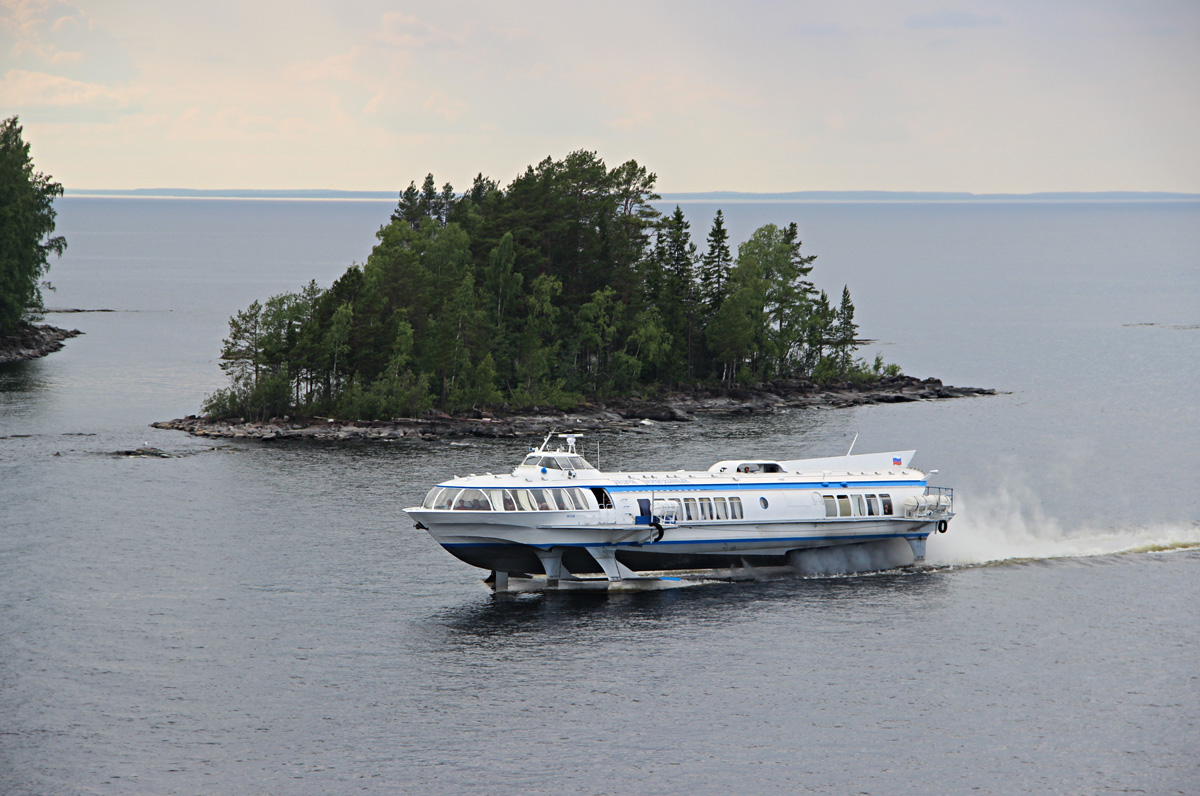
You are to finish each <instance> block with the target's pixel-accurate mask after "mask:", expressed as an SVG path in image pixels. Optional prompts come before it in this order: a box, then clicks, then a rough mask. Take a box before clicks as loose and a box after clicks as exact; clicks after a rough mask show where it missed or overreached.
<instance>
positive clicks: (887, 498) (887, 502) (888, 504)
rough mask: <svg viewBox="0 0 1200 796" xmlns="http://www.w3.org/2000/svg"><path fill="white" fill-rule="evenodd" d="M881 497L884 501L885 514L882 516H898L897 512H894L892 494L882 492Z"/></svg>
mask: <svg viewBox="0 0 1200 796" xmlns="http://www.w3.org/2000/svg"><path fill="white" fill-rule="evenodd" d="M879 499H880V501H881V502H882V503H883V515H882V516H884V517H894V516H896V515H895V514H893V513H892V496H891V495H885V494H884V493H882V492H880V493H879Z"/></svg>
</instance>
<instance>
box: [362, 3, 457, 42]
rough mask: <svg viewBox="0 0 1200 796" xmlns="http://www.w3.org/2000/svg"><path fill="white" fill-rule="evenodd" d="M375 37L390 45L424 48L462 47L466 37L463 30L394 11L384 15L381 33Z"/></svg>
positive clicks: (380, 27)
mask: <svg viewBox="0 0 1200 796" xmlns="http://www.w3.org/2000/svg"><path fill="white" fill-rule="evenodd" d="M373 38H374V40H375V41H377V42H379V43H381V44H384V45H387V46H390V47H399V48H402V49H422V48H431V47H444V48H457V47H461V46H462V44H463V40H464V38H465V37H464V35H463V33H461V32H459V33H452V32H450V31H447V30H443V29H442V28H440V27H438V26H437V25H434V24H431V23H429V22H426V21H424V20H422V19H420V18H419V17H416V16H413V15H410V14H404V13H401V12H397V11H393V12H389V13H386V14H384V15H383V19H382V20H381V21H380V25H379V33H377V34H376V35H375V36H374V37H373Z"/></svg>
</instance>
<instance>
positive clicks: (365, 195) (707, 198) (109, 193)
mask: <svg viewBox="0 0 1200 796" xmlns="http://www.w3.org/2000/svg"><path fill="white" fill-rule="evenodd" d="M400 194H401V192H400V191H356V190H341V189H326V188H300V189H296V188H278V189H276V188H80V189H67V190H65V191H64V192H63V196H64V197H73V198H132V199H137V198H144V199H268V200H272V199H286V200H349V201H384V200H387V201H398V200H399V198H400ZM718 201H726V202H970V201H993V202H995V201H1001V202H1019V201H1032V202H1037V201H1042V202H1056V201H1057V202H1061V201H1093V202H1137V201H1142V202H1146V201H1149V202H1163V201H1167V202H1170V201H1200V193H1186V192H1179V191H1034V192H1029V193H1011V192H1003V193H1002V192H996V193H972V192H969V191H882V190H849V191H778V192H766V191H672V192H663V193H662V194H659V198H658V199H656V200H654V202H681V203H686V202H702V203H707V202H718Z"/></svg>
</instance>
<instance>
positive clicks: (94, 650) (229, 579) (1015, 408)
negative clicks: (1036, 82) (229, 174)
mask: <svg viewBox="0 0 1200 796" xmlns="http://www.w3.org/2000/svg"><path fill="white" fill-rule="evenodd" d="M58 208H59V222H60V223H59V231H60V232H61V233H63V234H65V235H66V236H67V239H68V241H69V249H68V250H67V254H66V255H65V256H64V257H63V258H62V259H61V260H59V261H57V262H55V263H54V264H53V268H52V272H51V277H52V281H54V282H55V284H56V285H58V288H59V289H58V291H57V292H56V293H52V294H49V295H48V296H47V304H48V305H49V306H51V307H58V308H84V309H110V310H113V312H105V313H85V314H51V315H50V316H49V317H48V320H49V321H50V322H51V323H54V324H56V325H60V326H67V327H77V328H79V329H81V330H82V331H84V332H85V335H84V336H82V337H79V338H76V339H73V340H70V341H68V343H67V347H66V348H65V349H64V350H63V351H60V352H58V353H55V354H53V355H51V356H49V357H47V358H44V359H41V360H38V361H34V362H29V363H22V364H20V365H16V366H7V367H4V368H0V793H3V794H14V795H15V794H20V795H22V796H24V795H25V794H39V795H40V794H77V793H78V794H93V793H111V794H127V793H128V794H197V793H205V794H245V793H281V794H283V793H286V794H343V793H345V794H348V793H403V792H408V793H429V794H462V793H480V794H491V793H503V792H513V793H547V794H564V793H583V794H601V793H604V794H607V793H613V794H617V793H655V794H710V793H711V794H723V793H729V792H732V791H737V792H743V793H796V792H813V793H830V794H843V793H852V792H853V793H875V794H896V793H901V794H907V793H912V794H923V793H939V794H940V793H961V792H976V793H1089V794H1091V793H1110V792H1111V793H1115V792H1130V791H1134V792H1147V793H1189V794H1191V793H1196V792H1198V791H1200V758H1198V757H1197V751H1198V750H1200V654H1198V652H1197V650H1198V649H1200V616H1198V614H1197V610H1196V609H1197V606H1198V605H1200V519H1198V518H1200V479H1198V477H1197V473H1200V398H1197V396H1198V395H1200V375H1198V374H1200V204H1198V203H1145V204H1119V203H1098V204H1087V203H1075V204H1022V203H994V204H993V203H979V204H726V205H724V206H723V209H724V211H725V214H726V218H727V221H728V226H729V227H730V229H731V231H732V233H733V239H734V240H735V241H737V240H743V239H744V238H745V237H746V236H747V235H748V234H749V232H750V231H752V230H753V229H754V228H755V227H756V226H758V225H760V224H762V223H765V222H767V221H772V222H776V223H787V222H789V221H793V220H794V221H796V222H798V223H799V225H800V228H801V232H802V238H803V239H804V241H805V248H806V249H807V250H808V251H809V253H815V254H817V255H818V260H817V268H816V270H815V271H814V273H813V276H814V278H815V280H816V281H817V283H818V285H819V286H820V287H823V288H825V289H826V290H828V292H829V293H830V294H831V295H834V296H836V295H838V292H839V291H840V289H841V287H842V285H843V284H849V285H850V289H851V291H852V293H853V296H854V299H855V304H856V306H857V308H858V316H857V317H858V320H859V322H860V325H861V332H862V334H863V335H865V336H867V337H870V338H872V339H874V340H876V341H877V342H875V343H872V344H870V345H867V346H865V347H864V349H863V350H862V352H861V353H862V354H863V355H865V356H866V357H867V358H873V357H874V355H875V353H876V352H881V353H882V354H883V355H884V357H885V359H887V360H888V361H889V362H896V363H898V364H900V365H901V366H902V367H903V368H904V370H905V372H907V373H910V374H912V375H918V376H922V377H923V376H937V377H939V378H942V379H943V380H944V381H945V382H947V383H949V384H957V385H963V386H976V387H995V388H997V389H999V390H1002V391H1004V393H1003V394H1001V395H998V396H995V397H986V398H972V399H961V400H953V401H942V402H931V403H916V404H901V405H884V406H872V407H861V408H856V409H850V410H835V411H830V410H821V411H810V412H800V411H797V412H791V413H782V414H778V415H774V416H770V417H760V418H752V419H739V420H704V421H700V422H697V423H692V424H679V425H672V424H660V425H658V426H656V427H654V428H653V429H652V430H651V432H650V433H648V434H625V435H603V436H601V437H600V438H599V439H596V438H590V439H587V440H586V441H585V443H584V444H585V446H586V447H587V449H588V450H589V455H590V451H591V450H592V448H593V446H594V445H595V444H596V443H597V442H599V443H600V447H601V453H600V457H601V459H602V463H603V464H604V465H605V466H606V467H613V468H615V467H619V466H626V467H638V468H640V467H643V466H645V467H651V468H653V467H662V468H671V469H675V468H678V467H705V466H707V465H708V464H709V463H711V461H714V460H716V459H718V458H725V457H726V456H727V455H733V453H732V452H733V451H744V452H746V453H747V454H753V455H756V456H759V455H761V456H768V457H776V456H777V457H786V458H796V457H799V456H804V455H814V456H821V455H831V454H837V453H841V452H844V450H845V449H846V447H847V446H848V445H849V444H850V440H851V439H852V438H853V437H854V435H855V434H856V433H857V434H859V439H858V443H857V445H856V448H855V449H856V451H859V452H867V451H871V450H890V449H897V448H917V449H918V454H917V458H916V464H917V465H918V466H921V467H924V468H938V469H939V473H938V474H937V475H936V476H934V477H933V480H934V482H935V483H938V484H943V485H947V486H953V487H955V489H956V492H955V495H956V498H957V499H958V509H959V515H958V516H957V517H956V518H955V519H954V520H953V521H952V522H951V525H950V532H949V533H947V534H945V535H944V536H936V537H934V538H932V539H931V540H930V544H929V560H930V562H931V563H932V564H934V565H935V566H933V567H930V568H928V569H926V570H923V571H917V572H902V573H883V574H876V575H868V576H858V577H841V578H819V579H801V578H789V579H783V580H774V581H765V582H758V583H738V584H710V585H701V586H690V587H685V588H678V589H672V590H666V591H655V592H637V593H622V594H612V595H579V594H571V595H568V594H550V595H522V596H518V597H500V598H495V597H493V596H491V595H490V593H489V592H488V591H487V590H486V589H485V588H484V587H483V586H482V585H481V584H480V583H479V577H480V576H481V575H482V574H484V573H482V572H480V571H478V570H475V569H473V568H471V567H468V566H466V565H465V564H462V563H461V562H458V561H457V560H455V559H453V558H452V557H450V556H449V555H448V554H446V553H445V552H444V551H442V550H441V549H440V548H438V547H437V546H436V545H435V544H434V543H433V542H432V540H430V539H429V537H428V536H427V535H426V534H424V533H423V532H418V531H415V530H413V529H412V527H411V524H410V523H409V522H408V521H406V519H405V517H404V515H402V514H401V513H400V509H401V508H403V507H405V506H409V505H413V504H414V503H416V502H418V501H419V499H420V496H421V495H423V494H424V492H425V490H426V489H427V487H428V486H429V485H430V484H431V483H432V482H434V481H435V480H438V479H441V478H444V477H446V476H447V475H451V474H456V473H458V474H464V473H467V472H483V471H487V470H492V471H499V470H503V469H505V468H507V467H509V466H511V465H512V464H513V463H515V461H516V460H517V458H518V457H519V456H520V454H521V452H522V450H523V447H522V445H521V444H514V443H510V442H491V441H481V442H470V443H466V444H460V443H438V444H421V445H418V444H410V443H396V444H383V443H381V444H376V445H369V444H360V443H356V444H343V445H303V444H289V445H285V446H276V445H272V444H269V443H267V444H262V443H257V444H255V443H237V442H232V441H228V442H216V443H214V442H212V441H205V440H201V439H197V438H192V437H188V436H186V435H184V434H182V433H179V432H171V431H160V430H155V429H151V428H149V427H148V424H149V423H151V422H153V421H155V420H162V419H169V418H173V417H179V416H182V415H184V414H188V413H192V412H195V411H196V410H197V408H198V406H199V404H200V401H201V400H202V398H203V396H204V395H205V394H206V393H208V392H210V391H212V390H213V389H215V388H216V387H219V386H222V383H223V382H222V375H221V373H220V370H219V368H218V365H217V360H216V356H217V354H218V352H219V348H220V340H221V338H222V337H223V335H224V334H225V331H226V322H227V319H228V317H229V316H230V315H231V314H233V313H234V312H235V311H236V310H238V309H241V308H243V307H244V306H245V305H246V304H248V303H249V302H250V301H251V300H253V299H255V298H259V299H262V298H265V297H266V296H268V295H270V294H272V293H276V292H279V291H282V290H292V289H296V288H297V287H299V285H301V284H302V283H303V282H306V281H307V280H309V279H316V280H317V281H318V282H319V283H321V284H323V285H327V284H329V282H330V281H332V279H334V278H335V277H336V276H338V275H339V274H340V273H341V272H342V271H343V270H344V269H345V268H346V266H347V265H349V264H350V263H351V262H354V261H358V262H361V261H363V260H364V259H365V258H366V256H367V255H368V253H369V252H370V248H371V244H372V243H373V234H374V232H375V230H376V229H378V227H379V226H380V225H381V224H382V223H384V222H385V221H386V219H387V217H388V214H389V213H390V210H391V206H390V204H389V203H380V202H288V201H212V200H210V201H202V200H164V199H155V200H141V199H86V198H66V199H63V200H60V201H59V203H58ZM715 208H716V205H706V204H700V203H697V204H690V205H686V206H685V212H687V214H688V216H689V218H690V219H691V220H692V223H693V231H694V234H695V237H696V239H697V242H698V243H699V244H701V245H702V244H703V238H704V236H705V234H706V233H707V230H708V226H709V224H710V221H711V217H712V213H713V211H714V210H715ZM143 442H148V443H149V444H151V445H154V446H156V447H159V448H162V449H165V450H167V451H170V452H171V453H173V454H176V456H175V457H174V458H170V459H130V458H123V457H119V456H113V455H111V454H112V452H114V451H118V450H122V449H128V448H131V447H136V446H138V445H141V444H142V443H143Z"/></svg>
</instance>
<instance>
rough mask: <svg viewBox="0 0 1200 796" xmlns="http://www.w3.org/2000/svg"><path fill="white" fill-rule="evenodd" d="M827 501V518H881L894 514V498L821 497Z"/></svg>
mask: <svg viewBox="0 0 1200 796" xmlns="http://www.w3.org/2000/svg"><path fill="white" fill-rule="evenodd" d="M821 497H822V499H824V501H825V516H826V517H879V516H885V515H890V514H891V513H892V496H891V495H885V494H882V493H880V494H879V495H838V496H837V497H834V496H833V495H821Z"/></svg>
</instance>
